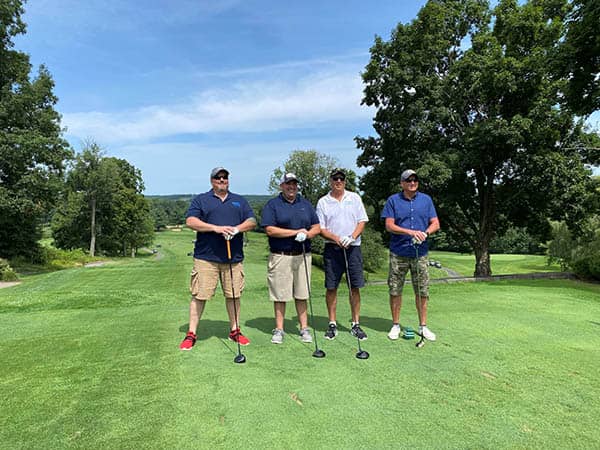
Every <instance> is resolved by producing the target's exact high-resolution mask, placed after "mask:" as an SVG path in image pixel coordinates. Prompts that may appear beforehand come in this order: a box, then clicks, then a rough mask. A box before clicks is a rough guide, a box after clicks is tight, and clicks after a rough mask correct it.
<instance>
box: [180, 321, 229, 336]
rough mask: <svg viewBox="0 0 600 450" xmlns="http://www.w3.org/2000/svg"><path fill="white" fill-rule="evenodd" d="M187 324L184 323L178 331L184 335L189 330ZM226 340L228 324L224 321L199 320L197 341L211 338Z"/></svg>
mask: <svg viewBox="0 0 600 450" xmlns="http://www.w3.org/2000/svg"><path fill="white" fill-rule="evenodd" d="M189 325H190V324H189V323H184V324H183V325H181V326H180V327H179V331H181V332H182V333H186V332H187V331H188V329H189ZM213 336H214V337H218V338H228V337H229V322H228V321H225V320H211V319H200V323H199V324H198V331H197V337H198V340H199V341H204V340H206V339H208V338H211V337H213Z"/></svg>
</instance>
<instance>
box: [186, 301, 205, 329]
mask: <svg viewBox="0 0 600 450" xmlns="http://www.w3.org/2000/svg"><path fill="white" fill-rule="evenodd" d="M204 305H206V300H196V299H195V298H192V301H191V302H190V324H189V327H188V331H191V332H192V333H194V334H196V329H197V328H198V322H200V318H201V317H202V313H203V312H204Z"/></svg>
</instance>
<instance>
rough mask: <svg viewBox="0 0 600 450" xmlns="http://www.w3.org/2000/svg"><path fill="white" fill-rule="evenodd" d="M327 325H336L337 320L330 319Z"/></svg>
mask: <svg viewBox="0 0 600 450" xmlns="http://www.w3.org/2000/svg"><path fill="white" fill-rule="evenodd" d="M329 325H335V326H336V327H337V322H336V321H335V320H330V321H329Z"/></svg>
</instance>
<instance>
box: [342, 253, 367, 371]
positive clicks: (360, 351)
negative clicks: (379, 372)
mask: <svg viewBox="0 0 600 450" xmlns="http://www.w3.org/2000/svg"><path fill="white" fill-rule="evenodd" d="M342 250H343V251H344V261H345V262H346V282H347V283H348V295H349V296H350V305H352V286H351V285H350V269H349V268H348V256H347V255H346V248H344V247H342ZM356 342H358V352H356V357H357V358H358V359H368V358H369V352H367V351H365V350H363V349H362V348H360V339H359V338H358V336H356Z"/></svg>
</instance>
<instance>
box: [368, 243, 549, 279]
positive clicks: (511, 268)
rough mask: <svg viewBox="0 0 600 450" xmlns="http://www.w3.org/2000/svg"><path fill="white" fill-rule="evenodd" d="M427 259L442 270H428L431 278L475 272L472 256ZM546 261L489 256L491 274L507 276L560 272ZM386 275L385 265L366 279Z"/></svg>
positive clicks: (434, 254) (442, 255) (451, 254)
mask: <svg viewBox="0 0 600 450" xmlns="http://www.w3.org/2000/svg"><path fill="white" fill-rule="evenodd" d="M429 259H430V260H434V261H439V262H441V263H442V269H437V268H435V267H430V268H429V276H430V277H431V278H445V277H448V276H449V275H448V272H446V270H444V268H447V269H451V270H453V271H454V272H457V273H458V274H460V275H461V276H464V277H472V276H473V272H474V271H475V256H474V255H470V254H461V253H454V252H441V251H435V250H434V251H431V252H429ZM546 259H547V258H546V257H545V256H542V255H491V263H492V274H493V275H509V274H525V273H534V272H560V266H559V265H558V264H550V265H548V264H547V263H546ZM387 274H388V267H387V263H386V264H383V266H382V267H381V268H380V269H379V270H378V271H377V272H375V273H370V274H368V279H369V281H385V280H387ZM409 278H410V275H409Z"/></svg>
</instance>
